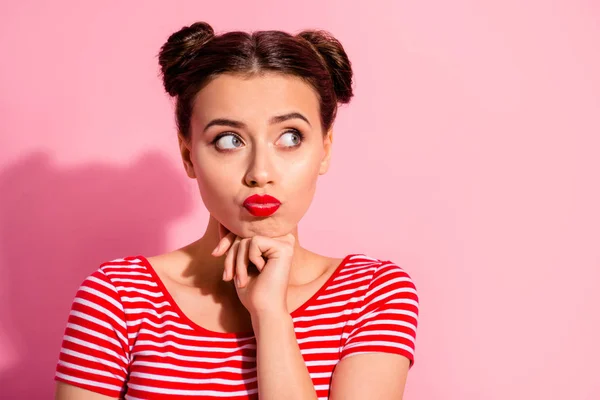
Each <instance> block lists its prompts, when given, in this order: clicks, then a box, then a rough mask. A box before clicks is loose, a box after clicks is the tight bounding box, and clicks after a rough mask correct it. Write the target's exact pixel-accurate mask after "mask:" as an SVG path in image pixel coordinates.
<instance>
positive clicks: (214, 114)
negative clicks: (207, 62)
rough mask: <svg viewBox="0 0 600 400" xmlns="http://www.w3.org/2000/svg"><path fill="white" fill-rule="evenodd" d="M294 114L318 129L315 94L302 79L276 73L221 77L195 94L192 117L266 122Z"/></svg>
mask: <svg viewBox="0 0 600 400" xmlns="http://www.w3.org/2000/svg"><path fill="white" fill-rule="evenodd" d="M294 111H296V112H300V113H302V114H304V115H305V116H306V117H307V118H308V119H309V121H310V122H311V124H313V122H314V123H315V124H313V126H318V124H316V123H317V122H318V121H319V119H320V116H319V99H318V96H317V93H316V91H315V90H314V89H313V88H312V86H310V85H309V84H308V83H306V82H304V81H303V80H302V79H301V78H298V77H295V76H289V75H282V74H275V73H265V74H260V75H258V74H257V75H252V76H250V77H247V76H243V75H233V74H221V75H219V76H217V77H216V78H214V79H213V80H212V81H211V82H210V83H208V84H207V85H206V86H205V87H204V88H202V90H200V92H199V93H198V94H197V96H196V100H195V103H194V111H193V114H194V116H193V118H194V119H197V120H200V121H204V122H206V121H208V120H210V119H212V118H222V117H231V118H234V117H235V118H237V119H243V120H247V121H248V120H258V119H262V120H268V119H269V118H270V117H272V116H273V115H282V114H285V113H289V112H294Z"/></svg>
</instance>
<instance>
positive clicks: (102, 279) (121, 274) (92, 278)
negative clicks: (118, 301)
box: [78, 256, 152, 298]
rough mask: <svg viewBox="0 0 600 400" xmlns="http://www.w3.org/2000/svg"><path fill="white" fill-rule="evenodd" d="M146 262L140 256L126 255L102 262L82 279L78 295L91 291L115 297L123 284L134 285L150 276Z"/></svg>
mask: <svg viewBox="0 0 600 400" xmlns="http://www.w3.org/2000/svg"><path fill="white" fill-rule="evenodd" d="M146 264H147V261H146V259H145V258H144V257H142V256H128V257H123V258H117V259H114V260H110V261H105V262H102V263H101V264H100V265H99V266H98V267H97V268H96V270H94V271H93V272H92V273H91V274H89V275H88V276H87V277H86V278H85V279H84V280H83V282H82V283H81V285H80V287H79V290H78V295H81V294H82V292H92V293H93V294H96V295H99V294H104V295H108V296H110V297H113V298H117V297H118V292H119V291H120V289H122V288H123V286H124V284H130V285H131V284H133V285H135V284H136V283H139V282H143V281H145V280H148V279H151V278H152V275H151V273H150V271H149V270H148V268H147V266H146Z"/></svg>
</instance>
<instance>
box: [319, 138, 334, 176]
mask: <svg viewBox="0 0 600 400" xmlns="http://www.w3.org/2000/svg"><path fill="white" fill-rule="evenodd" d="M332 144H333V129H330V130H329V131H328V132H327V134H326V135H325V137H324V138H323V149H324V151H325V155H324V156H323V159H322V160H321V166H320V168H319V175H324V174H325V173H326V172H327V171H328V170H329V163H330V160H331V146H332Z"/></svg>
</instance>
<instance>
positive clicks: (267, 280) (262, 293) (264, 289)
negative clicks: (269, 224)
mask: <svg viewBox="0 0 600 400" xmlns="http://www.w3.org/2000/svg"><path fill="white" fill-rule="evenodd" d="M219 237H220V238H221V240H220V241H219V244H218V245H217V247H216V248H215V250H213V253H212V255H213V256H215V257H220V256H222V255H223V254H225V253H227V256H226V257H225V270H224V272H223V279H224V280H226V281H230V280H232V279H234V281H235V287H236V290H237V294H238V297H239V298H240V301H241V302H242V304H243V305H244V307H246V309H247V310H248V311H249V312H250V315H251V316H252V317H258V316H259V315H261V314H265V313H266V314H281V313H282V312H284V313H286V314H288V309H287V288H288V283H289V276H290V267H291V264H292V256H293V254H294V244H295V240H296V239H295V237H294V235H292V234H291V233H290V234H287V235H285V236H280V237H274V238H270V237H266V236H258V235H257V236H253V237H251V238H241V237H239V236H236V235H235V234H233V233H232V232H229V231H228V230H227V228H225V227H223V225H221V224H220V223H219Z"/></svg>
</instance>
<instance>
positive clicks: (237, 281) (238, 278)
mask: <svg viewBox="0 0 600 400" xmlns="http://www.w3.org/2000/svg"><path fill="white" fill-rule="evenodd" d="M235 284H236V286H237V287H240V277H239V276H236V277H235Z"/></svg>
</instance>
